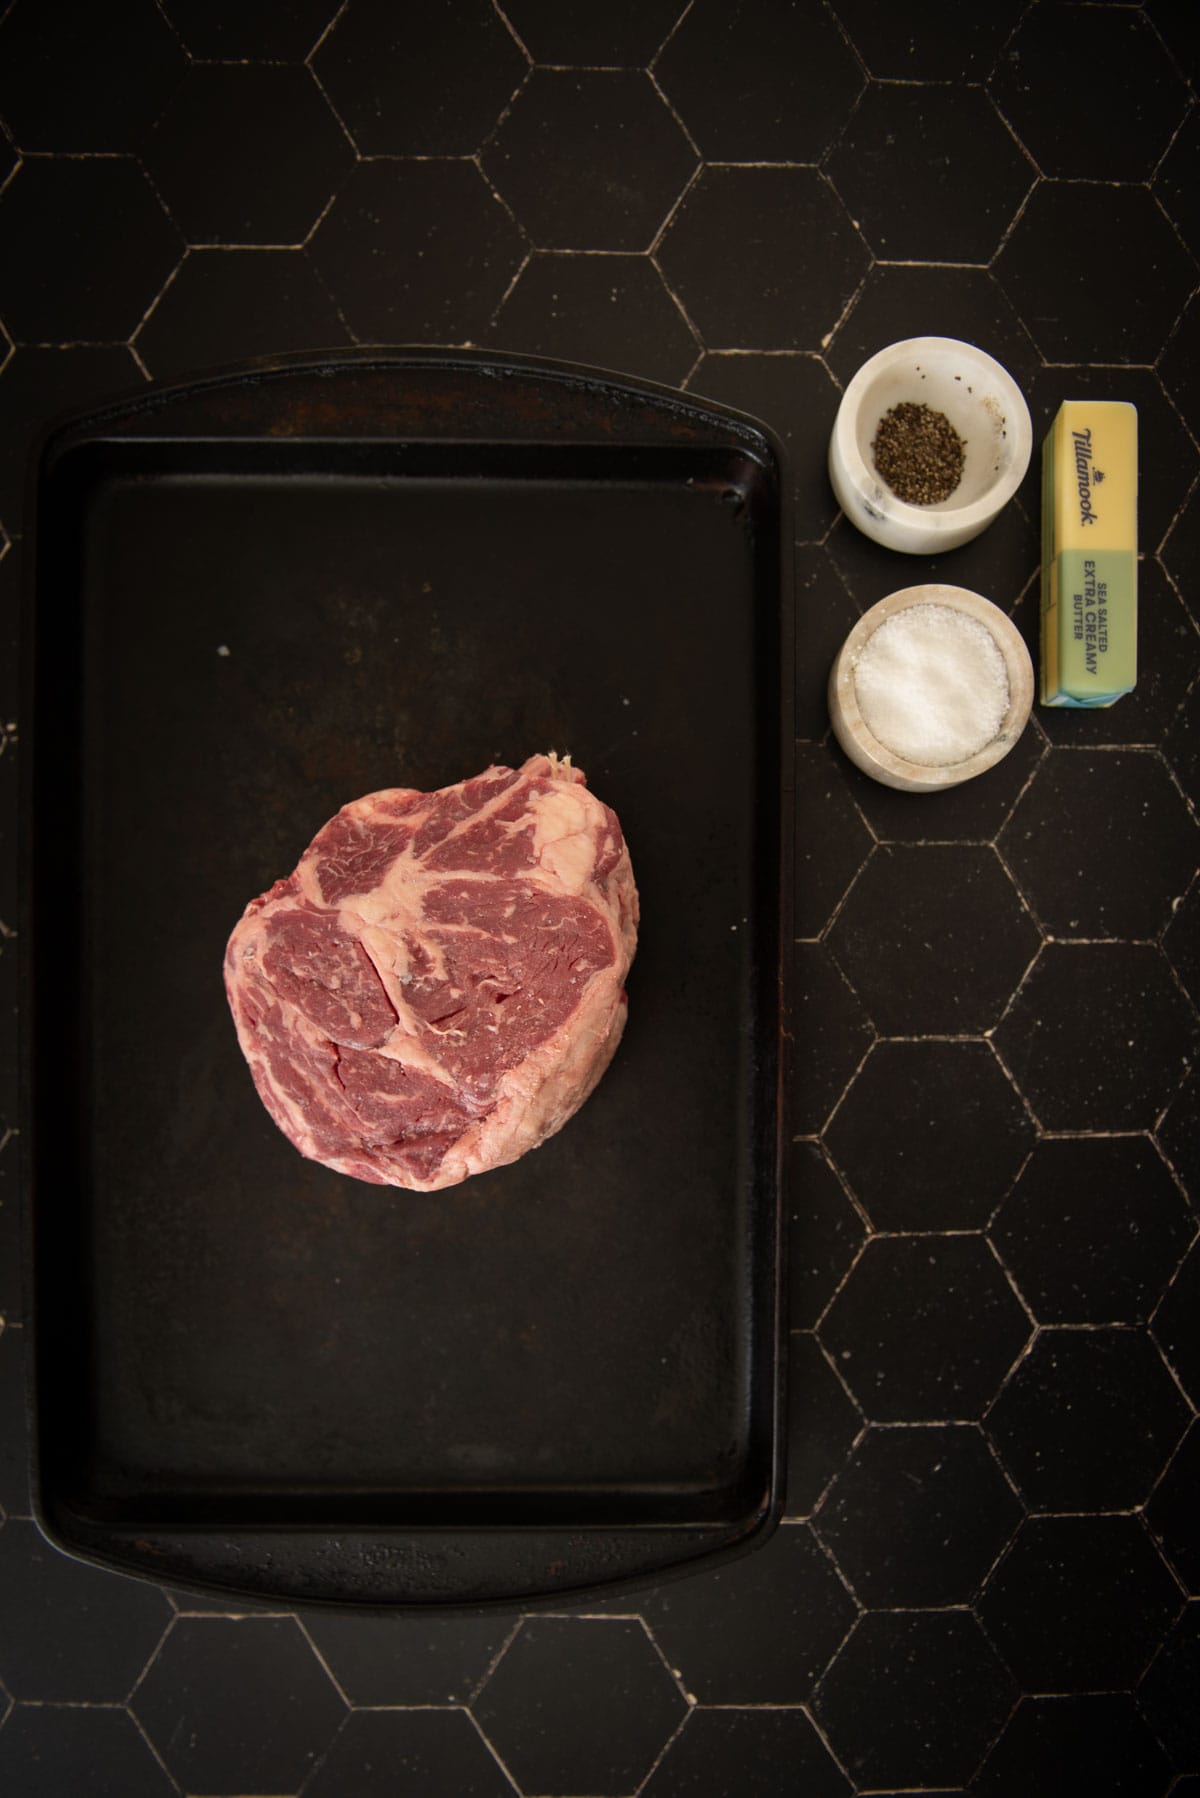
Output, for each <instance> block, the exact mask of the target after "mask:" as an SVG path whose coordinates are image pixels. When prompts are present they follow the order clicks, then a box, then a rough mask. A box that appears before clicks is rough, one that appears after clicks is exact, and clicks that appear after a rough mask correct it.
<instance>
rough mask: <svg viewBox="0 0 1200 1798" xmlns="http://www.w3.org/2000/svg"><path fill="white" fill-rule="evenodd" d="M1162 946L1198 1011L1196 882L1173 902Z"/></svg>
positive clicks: (1199, 901) (1199, 891)
mask: <svg viewBox="0 0 1200 1798" xmlns="http://www.w3.org/2000/svg"><path fill="white" fill-rule="evenodd" d="M1162 946H1163V948H1164V950H1165V951H1166V956H1167V960H1168V961H1169V962H1170V964H1171V966H1172V967H1173V968H1174V970H1175V972H1176V974H1177V975H1178V976H1179V978H1180V980H1181V981H1182V982H1183V984H1184V987H1185V988H1186V989H1187V993H1188V996H1189V997H1190V999H1191V1001H1192V1004H1193V1005H1195V1006H1196V1007H1197V1009H1200V880H1195V881H1193V882H1192V885H1191V887H1190V888H1189V890H1188V892H1187V894H1186V896H1185V897H1184V898H1182V899H1180V900H1178V901H1177V902H1176V904H1175V907H1174V911H1173V915H1172V918H1171V922H1170V923H1169V924H1168V925H1167V928H1166V929H1165V930H1164V931H1163V934H1162Z"/></svg>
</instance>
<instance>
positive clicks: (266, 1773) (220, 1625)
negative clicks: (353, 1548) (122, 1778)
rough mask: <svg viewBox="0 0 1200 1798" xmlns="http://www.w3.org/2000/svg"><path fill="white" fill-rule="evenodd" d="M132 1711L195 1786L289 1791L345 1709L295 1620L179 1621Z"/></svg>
mask: <svg viewBox="0 0 1200 1798" xmlns="http://www.w3.org/2000/svg"><path fill="white" fill-rule="evenodd" d="M132 1709H133V1712H134V1715H135V1716H136V1717H137V1719H138V1721H139V1723H140V1724H141V1725H142V1728H143V1729H144V1730H145V1731H146V1734H147V1735H148V1736H149V1737H150V1740H151V1741H152V1742H153V1743H154V1746H155V1747H156V1748H157V1750H158V1752H159V1754H160V1755H161V1756H162V1758H163V1760H164V1761H165V1763H166V1765H167V1767H168V1768H169V1770H170V1771H171V1773H172V1774H173V1775H174V1777H175V1778H176V1779H177V1780H178V1781H179V1783H180V1784H181V1785H182V1786H183V1787H184V1789H185V1790H186V1791H189V1792H245V1791H255V1790H258V1791H262V1792H292V1791H295V1789H296V1788H297V1787H298V1786H299V1785H300V1784H301V1783H302V1782H303V1780H304V1779H305V1778H306V1776H307V1775H308V1774H309V1772H311V1770H312V1768H313V1767H314V1766H315V1765H316V1763H317V1761H318V1760H319V1758H320V1756H321V1755H322V1754H324V1752H325V1750H326V1749H327V1748H328V1746H329V1744H330V1742H331V1741H332V1740H333V1737H334V1735H335V1734H336V1732H337V1728H338V1725H339V1724H340V1723H341V1721H342V1718H343V1717H344V1716H345V1714H346V1707H345V1705H344V1703H343V1702H342V1699H341V1697H340V1695H339V1693H338V1692H337V1690H336V1688H335V1687H334V1686H333V1684H332V1683H331V1682H330V1680H329V1677H328V1675H327V1674H326V1672H325V1670H324V1668H323V1667H322V1666H321V1663H320V1661H319V1660H318V1659H317V1657H316V1655H315V1654H314V1653H313V1651H312V1648H311V1646H310V1644H309V1643H308V1642H307V1641H306V1640H305V1637H304V1635H303V1634H302V1632H301V1630H300V1627H299V1625H298V1624H297V1623H296V1621H295V1619H294V1618H292V1617H239V1618H232V1617H216V1616H213V1617H181V1618H179V1619H178V1620H177V1621H176V1623H175V1625H174V1626H173V1628H172V1629H171V1631H170V1633H169V1634H168V1636H167V1639H166V1641H165V1642H164V1643H163V1645H162V1648H161V1649H160V1650H159V1652H158V1655H157V1658H156V1659H155V1660H154V1661H153V1662H152V1663H151V1665H150V1667H149V1669H148V1671H147V1673H146V1676H145V1678H144V1679H143V1680H142V1682H141V1684H140V1685H139V1687H138V1689H137V1691H136V1692H135V1693H134V1695H133V1700H132Z"/></svg>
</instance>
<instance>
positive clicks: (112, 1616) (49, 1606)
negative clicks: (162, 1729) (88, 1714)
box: [0, 1518, 171, 1704]
mask: <svg viewBox="0 0 1200 1798" xmlns="http://www.w3.org/2000/svg"><path fill="white" fill-rule="evenodd" d="M0 1585H2V1586H3V1589H4V1593H5V1603H4V1606H3V1609H2V1610H0V1679H3V1681H4V1684H5V1686H6V1687H7V1688H8V1690H9V1692H10V1693H11V1694H12V1696H13V1697H14V1698H18V1699H21V1698H29V1699H39V1700H43V1701H46V1702H51V1703H53V1702H57V1701H67V1702H85V1701H86V1702H92V1703H102V1704H103V1703H109V1704H113V1703H119V1702H120V1701H121V1700H122V1699H123V1698H125V1697H126V1696H127V1694H128V1692H129V1690H130V1688H131V1686H132V1685H133V1683H134V1681H135V1679H136V1678H137V1676H138V1674H139V1673H140V1672H141V1669H142V1667H143V1665H144V1663H145V1661H146V1657H147V1656H148V1655H149V1654H151V1653H152V1651H153V1649H154V1646H155V1644H156V1643H157V1642H158V1639H159V1637H160V1636H161V1635H162V1633H163V1631H164V1629H165V1628H166V1627H167V1624H168V1622H169V1621H170V1618H171V1607H170V1605H169V1604H168V1603H167V1601H166V1599H165V1598H164V1597H163V1595H162V1593H161V1592H159V1591H157V1590H156V1589H155V1588H154V1587H153V1586H147V1585H142V1584H140V1583H139V1582H137V1581H134V1580H127V1579H122V1578H121V1577H120V1576H119V1575H117V1574H114V1573H105V1572H103V1571H102V1570H101V1569H99V1568H97V1567H90V1566H86V1565H84V1563H83V1562H80V1561H72V1560H68V1559H67V1557H66V1556H65V1555H62V1554H59V1552H58V1551H57V1549H53V1548H51V1547H50V1546H49V1544H48V1543H47V1542H46V1541H45V1540H44V1538H43V1537H42V1535H41V1533H40V1532H39V1531H38V1529H37V1528H36V1526H35V1525H34V1524H32V1523H23V1522H20V1521H14V1520H13V1519H11V1518H10V1519H9V1521H8V1522H7V1523H6V1524H5V1526H4V1528H3V1529H0ZM33 1617H36V1618H37V1619H38V1627H37V1630H36V1631H33V1630H31V1629H30V1627H29V1623H30V1619H31V1618H33Z"/></svg>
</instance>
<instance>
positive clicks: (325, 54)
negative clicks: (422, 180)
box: [312, 0, 529, 156]
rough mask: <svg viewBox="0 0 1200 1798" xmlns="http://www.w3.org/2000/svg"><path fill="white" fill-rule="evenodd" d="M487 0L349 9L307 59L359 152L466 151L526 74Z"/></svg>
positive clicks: (449, 153) (522, 61)
mask: <svg viewBox="0 0 1200 1798" xmlns="http://www.w3.org/2000/svg"><path fill="white" fill-rule="evenodd" d="M528 67H529V65H528V63H527V62H526V60H525V58H524V56H523V55H522V54H521V51H520V50H519V49H518V47H517V44H516V42H515V41H514V39H513V36H512V34H511V32H509V31H507V30H506V29H505V27H504V25H503V23H502V21H501V18H500V17H499V15H498V14H497V12H496V9H495V8H494V7H492V6H489V5H488V4H487V0H453V3H451V0H427V3H426V4H425V5H423V6H421V7H419V8H418V9H416V10H415V11H413V10H410V9H408V8H405V9H404V10H403V11H401V10H397V9H395V8H393V7H387V6H361V5H356V6H349V7H344V8H343V9H342V10H341V11H340V12H339V13H338V15H337V18H336V20H335V23H334V26H333V29H332V30H331V31H330V32H329V33H328V34H327V35H326V36H325V37H324V38H323V39H322V40H321V43H320V44H319V46H318V47H317V50H316V52H315V53H314V55H313V58H312V68H313V69H314V71H315V73H316V75H317V78H318V80H319V81H320V82H321V85H322V87H324V88H325V90H326V92H327V93H328V94H329V96H330V98H331V100H332V101H333V103H334V105H335V106H336V108H337V110H338V115H339V117H340V118H342V119H343V120H344V121H345V123H346V126H347V128H348V129H349V131H350V132H351V134H352V135H353V137H354V140H355V142H356V143H357V145H358V147H359V150H360V151H361V152H362V154H363V155H364V156H470V155H472V154H473V153H474V152H475V151H476V150H477V149H478V148H479V146H480V144H481V143H482V142H483V140H484V138H485V137H486V136H487V134H488V132H489V131H490V130H491V129H492V126H493V125H494V124H495V123H496V120H497V119H498V118H499V116H500V114H501V112H502V111H503V109H504V107H505V106H507V105H508V103H509V101H510V100H511V99H512V97H513V95H514V94H515V93H516V91H517V89H518V87H519V86H520V84H521V82H522V81H523V80H524V79H525V76H526V74H527V72H528Z"/></svg>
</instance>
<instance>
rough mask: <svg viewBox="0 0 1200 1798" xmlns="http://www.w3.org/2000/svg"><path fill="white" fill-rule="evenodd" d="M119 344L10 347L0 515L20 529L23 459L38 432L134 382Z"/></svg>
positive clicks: (1, 374)
mask: <svg viewBox="0 0 1200 1798" xmlns="http://www.w3.org/2000/svg"><path fill="white" fill-rule="evenodd" d="M144 378H145V377H144V376H143V375H142V373H141V370H140V369H139V368H138V365H137V363H136V362H135V361H134V359H133V357H132V356H131V355H130V354H129V351H128V350H127V349H126V348H125V347H124V346H123V345H109V344H98V345H94V346H89V347H85V348H82V349H65V350H43V349H32V348H26V349H19V350H14V351H13V353H12V355H11V356H10V357H9V359H8V361H7V362H6V363H5V364H4V367H3V369H2V370H0V515H2V516H3V517H5V518H6V519H7V520H8V522H9V524H10V525H11V526H12V528H13V529H14V530H19V529H20V528H21V516H22V506H23V504H24V500H25V480H26V475H27V473H28V466H27V464H28V458H29V455H30V451H31V449H32V446H33V442H34V439H35V437H36V436H37V434H38V432H39V431H41V430H42V429H43V427H44V426H46V425H47V424H49V422H50V420H51V419H53V418H56V417H58V415H59V414H60V413H63V412H67V411H71V410H73V409H75V408H80V409H81V408H83V407H84V406H88V405H90V404H91V403H92V401H93V400H99V399H102V398H106V397H108V396H109V395H112V394H118V393H126V392H129V391H131V390H133V389H136V388H138V387H140V386H141V385H142V383H143V380H144Z"/></svg>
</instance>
